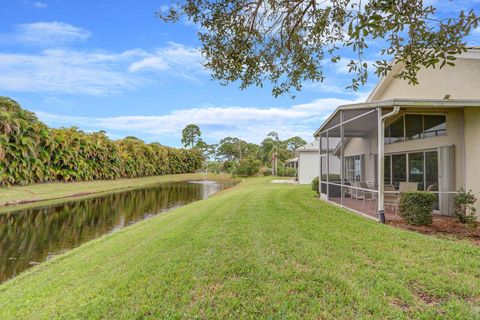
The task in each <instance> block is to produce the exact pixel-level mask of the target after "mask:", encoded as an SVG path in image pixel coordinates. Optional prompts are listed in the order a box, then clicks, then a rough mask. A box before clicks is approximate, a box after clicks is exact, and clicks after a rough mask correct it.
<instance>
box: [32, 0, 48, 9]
mask: <svg viewBox="0 0 480 320" xmlns="http://www.w3.org/2000/svg"><path fill="white" fill-rule="evenodd" d="M32 5H33V6H34V7H35V8H39V9H44V8H46V7H47V6H48V5H47V4H46V3H45V2H41V1H36V2H33V3H32Z"/></svg>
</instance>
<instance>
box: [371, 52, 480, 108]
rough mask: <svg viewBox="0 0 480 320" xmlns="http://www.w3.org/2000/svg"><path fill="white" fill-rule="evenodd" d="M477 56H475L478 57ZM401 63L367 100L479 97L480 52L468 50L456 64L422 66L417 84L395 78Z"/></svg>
mask: <svg viewBox="0 0 480 320" xmlns="http://www.w3.org/2000/svg"><path fill="white" fill-rule="evenodd" d="M475 58H476V59H475ZM400 68H401V66H396V67H395V68H394V70H393V72H391V73H390V74H389V75H388V76H387V77H386V78H385V79H384V80H382V83H381V85H380V86H379V87H378V89H377V90H375V91H374V92H373V94H372V95H371V96H370V97H369V99H368V100H367V101H378V100H386V99H394V98H397V99H401V98H405V99H406V98H409V99H443V98H444V97H445V96H446V95H450V96H451V97H450V98H451V99H478V98H479V89H478V88H480V77H479V76H478V75H479V74H480V59H478V52H467V53H465V54H463V55H462V56H461V57H459V58H458V59H457V60H456V61H455V66H454V67H447V66H446V67H444V68H442V69H438V68H436V69H431V68H429V69H422V70H420V71H419V72H418V74H417V78H418V80H419V84H418V85H415V86H414V85H410V84H408V81H405V80H400V79H394V78H393V74H396V73H398V70H399V69H400Z"/></svg>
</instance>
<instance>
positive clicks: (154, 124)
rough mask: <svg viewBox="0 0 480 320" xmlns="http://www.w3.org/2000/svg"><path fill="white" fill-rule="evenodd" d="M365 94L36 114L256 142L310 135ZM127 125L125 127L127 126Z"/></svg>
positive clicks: (153, 136)
mask: <svg viewBox="0 0 480 320" xmlns="http://www.w3.org/2000/svg"><path fill="white" fill-rule="evenodd" d="M364 98H365V95H364V94H359V95H358V96H357V97H354V98H353V99H352V100H347V99H335V98H330V99H318V100H315V101H312V102H310V103H304V104H297V105H293V106H291V107H288V108H280V107H271V108H258V107H239V106H224V107H218V106H217V107H215V106H207V107H195V108H189V109H182V110H176V111H173V112H171V113H169V114H166V115H160V116H119V117H105V118H95V117H71V116H61V115H55V114H49V113H44V112H37V115H38V116H39V118H40V119H41V120H43V121H45V122H47V123H48V124H50V125H54V126H71V125H76V126H79V127H81V128H82V129H86V130H106V131H107V132H109V133H116V134H118V133H119V132H122V133H126V134H134V135H138V136H142V137H147V138H148V139H150V140H159V141H161V140H162V138H170V137H172V136H176V137H180V135H181V130H182V129H183V128H184V127H185V126H186V125H187V124H189V123H195V124H197V125H199V126H200V128H201V129H202V133H203V135H204V137H205V138H207V139H208V140H211V141H218V139H220V138H223V137H226V136H236V137H239V138H242V139H245V140H247V141H251V142H256V143H259V142H261V140H262V139H263V137H265V136H266V135H267V134H268V133H269V132H270V131H272V130H273V131H277V132H278V133H279V134H280V135H281V137H282V138H287V137H290V136H294V135H300V136H302V137H303V138H305V139H307V140H311V139H312V134H313V132H314V131H315V130H316V129H317V128H318V127H319V125H320V124H321V123H322V122H323V121H324V120H325V118H326V117H327V116H328V115H329V114H330V113H331V112H332V111H333V110H335V108H336V107H337V106H339V105H342V104H348V103H353V102H360V101H363V100H364ZM126 128H127V129H126Z"/></svg>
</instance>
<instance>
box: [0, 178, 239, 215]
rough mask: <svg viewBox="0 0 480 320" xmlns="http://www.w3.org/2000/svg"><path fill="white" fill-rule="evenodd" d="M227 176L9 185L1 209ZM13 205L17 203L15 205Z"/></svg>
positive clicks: (1, 195) (2, 192) (3, 190)
mask: <svg viewBox="0 0 480 320" xmlns="http://www.w3.org/2000/svg"><path fill="white" fill-rule="evenodd" d="M201 179H212V180H229V179H231V176H230V175H227V174H205V173H187V174H173V175H163V176H149V177H143V178H131V179H117V180H97V181H84V182H69V183H63V182H51V183H37V184H32V185H28V186H11V187H3V188H1V189H0V213H2V212H4V211H7V210H11V209H12V208H13V207H11V205H15V204H26V203H33V204H34V205H35V202H38V201H48V200H56V199H65V198H68V197H83V196H89V195H95V194H98V193H104V192H113V191H117V190H126V189H132V188H141V187H145V186H149V185H153V184H156V183H161V182H172V181H185V180H201ZM14 208H15V209H16V207H14Z"/></svg>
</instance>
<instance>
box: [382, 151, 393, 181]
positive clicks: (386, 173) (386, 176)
mask: <svg viewBox="0 0 480 320" xmlns="http://www.w3.org/2000/svg"><path fill="white" fill-rule="evenodd" d="M390 158H391V157H390V156H386V157H385V158H384V159H385V170H384V175H383V181H384V182H385V185H386V186H388V185H391V184H392V180H391V179H390V172H391V171H392V168H391V167H390V162H391V161H390Z"/></svg>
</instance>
